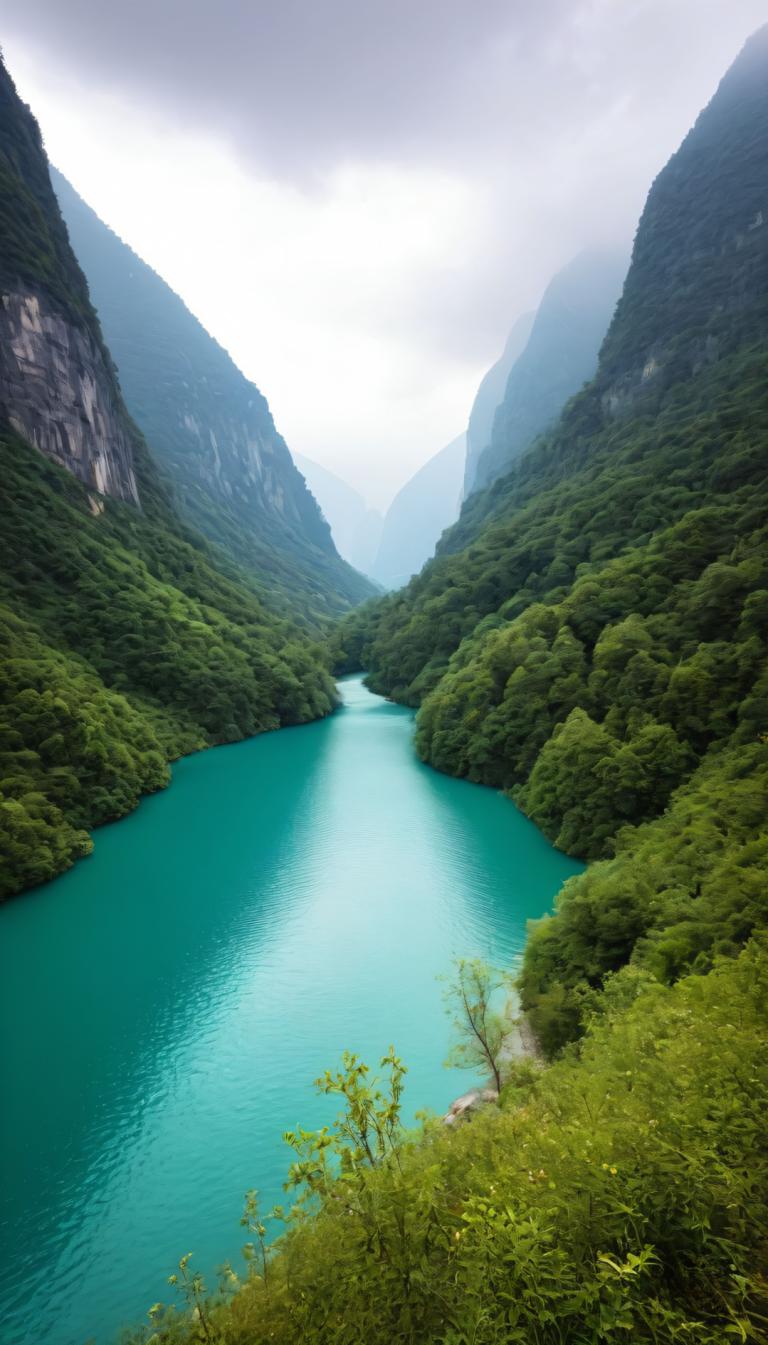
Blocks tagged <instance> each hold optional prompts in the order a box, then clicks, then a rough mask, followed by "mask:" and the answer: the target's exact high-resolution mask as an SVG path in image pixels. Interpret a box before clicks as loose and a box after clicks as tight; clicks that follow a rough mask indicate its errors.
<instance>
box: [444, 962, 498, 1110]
mask: <svg viewBox="0 0 768 1345" xmlns="http://www.w3.org/2000/svg"><path fill="white" fill-rule="evenodd" d="M509 984H510V981H509V977H508V976H506V975H505V974H504V972H501V971H497V970H496V968H495V967H491V966H489V965H488V963H487V962H484V961H483V960H482V959H481V958H477V957H475V958H464V957H460V958H457V959H456V962H455V964H454V975H453V977H452V979H451V980H450V981H449V983H448V986H447V988H446V991H445V997H444V998H445V1004H446V1009H447V1012H448V1013H449V1014H450V1015H451V1019H452V1022H453V1026H454V1028H455V1030H456V1032H457V1033H458V1038H459V1039H458V1041H457V1042H455V1044H454V1045H453V1046H452V1047H451V1050H450V1052H449V1055H448V1059H447V1060H446V1062H445V1063H446V1065H449V1066H451V1065H455V1066H458V1068H459V1069H478V1068H480V1069H488V1070H490V1072H491V1075H492V1077H493V1081H494V1084H495V1087H496V1091H497V1093H500V1092H501V1082H502V1080H501V1053H502V1047H503V1045H504V1038H505V1036H506V1029H507V1024H506V1022H505V1020H504V1018H503V1016H502V1015H501V1014H500V1013H498V1012H497V1010H496V1009H494V1008H493V1001H494V999H495V998H496V997H497V995H498V993H499V991H501V990H503V989H504V988H506V987H508V986H509Z"/></svg>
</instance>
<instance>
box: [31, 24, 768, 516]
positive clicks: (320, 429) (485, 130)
mask: <svg viewBox="0 0 768 1345" xmlns="http://www.w3.org/2000/svg"><path fill="white" fill-rule="evenodd" d="M5 10H6V12H5V13H4V38H5V45H6V50H7V54H8V58H9V64H10V67H11V71H12V73H14V74H16V75H17V76H19V77H20V88H21V92H22V94H24V95H25V96H27V97H28V98H29V99H30V101H31V102H32V104H33V110H34V111H36V113H37V115H38V116H39V118H40V120H41V124H42V126H43V131H44V134H45V136H46V139H47V143H48V145H49V149H50V152H51V153H52V156H53V157H55V159H56V160H57V161H58V163H59V166H60V167H61V168H62V170H63V171H64V172H65V173H67V175H68V176H70V177H71V178H72V179H73V181H74V183H75V185H76V186H77V187H78V190H80V191H81V192H82V194H83V195H84V196H85V197H86V199H88V200H89V201H90V203H91V204H92V205H94V207H95V208H96V209H97V210H99V213H101V214H102V215H103V217H105V218H106V219H107V220H108V222H109V223H110V224H112V225H113V227H115V228H116V229H117V231H118V232H119V233H121V235H122V236H123V237H125V238H126V239H127V241H129V242H130V243H131V244H132V245H133V246H134V247H136V249H137V250H138V251H139V252H141V253H142V255H144V256H145V257H146V259H147V260H148V261H150V262H151V264H153V265H154V266H156V267H157V269H158V270H160V271H161V273H162V274H164V275H165V276H166V278H167V279H168V280H169V281H170V283H172V284H173V285H174V287H175V288H177V289H178V290H179V292H180V293H181V294H182V295H183V297H184V298H185V299H186V300H187V302H188V303H189V304H190V306H191V307H192V308H193V309H194V310H195V311H196V312H197V313H198V314H199V316H200V317H201V318H202V319H203V320H204V321H206V323H207V324H208V325H209V326H210V327H211V329H212V330H213V332H214V334H215V335H216V336H217V337H218V338H219V339H220V340H221V341H222V342H223V343H224V344H225V345H227V346H228V347H229V348H230V349H231V350H232V352H233V354H234V355H235V356H236V358H237V359H238V361H239V362H240V363H241V364H242V365H243V366H244V368H245V369H246V372H247V373H249V375H250V376H251V377H254V379H255V381H257V382H258V383H259V385H260V386H261V387H262V388H263V390H264V391H265V393H266V394H267V396H268V397H269V398H270V401H271V402H272V404H273V407H274V409H275V412H276V416H277V419H278V422H279V424H280V425H281V427H282V428H283V429H284V432H285V433H286V434H287V436H288V437H289V438H290V440H291V441H292V442H293V443H294V444H295V447H296V448H297V449H299V450H300V451H302V452H305V453H306V454H307V455H308V456H310V457H313V458H316V459H318V460H319V461H324V462H325V463H326V464H327V465H328V466H330V467H332V468H333V469H334V470H337V471H339V473H340V474H341V475H344V474H345V473H346V474H347V475H348V476H349V477H350V479H351V480H353V482H354V484H355V485H356V486H358V488H360V487H362V488H363V491H364V493H365V490H366V487H367V488H368V490H369V493H370V492H374V491H375V492H376V493H377V495H378V498H379V500H380V499H381V498H382V495H383V494H387V493H393V492H394V490H396V489H397V487H398V486H399V485H400V484H401V483H402V481H403V480H404V479H405V477H406V476H407V475H408V474H409V473H410V471H411V470H415V468H416V467H417V466H418V465H420V463H421V462H423V461H424V460H425V458H426V457H427V456H429V454H430V453H432V452H434V451H436V450H437V449H439V448H440V447H441V446H442V444H443V443H444V442H448V440H449V439H451V438H453V437H454V435H455V434H456V432H457V431H458V430H460V429H461V427H462V422H463V420H464V419H465V417H466V413H467V411H468V409H469V402H471V397H472V391H473V388H474V386H475V385H476V383H477V382H478V381H479V378H480V376H481V375H482V372H483V370H484V368H485V367H487V365H488V364H489V363H490V362H491V360H492V359H493V358H494V357H495V355H496V354H497V353H498V350H499V349H500V348H501V346H502V345H503V341H504V337H505V335H506V331H507V330H508V328H509V327H510V326H511V324H512V322H513V320H514V319H515V317H516V316H517V314H518V313H519V312H521V311H522V310H523V309H524V308H528V307H529V306H530V305H531V304H532V303H535V302H536V300H537V299H538V297H539V295H540V294H541V292H542V290H543V289H544V287H545V285H546V283H547V281H548V280H549V279H550V277H551V275H552V273H553V271H554V270H556V269H558V268H559V267H560V266H561V265H563V264H564V263H566V262H567V261H568V260H569V258H570V257H571V256H572V255H573V254H574V253H576V252H577V251H579V250H580V249H581V248H583V247H585V246H590V245H594V244H595V243H600V242H601V241H604V242H609V243H616V242H619V243H626V242H628V240H629V239H630V238H631V235H632V232H633V229H634V226H635V223H636V221H637V218H638V216H639V213H640V210H641V208H642V204H643V200H644V197H645V194H646V192H647V189H648V187H649V185H650V182H651V180H652V178H653V176H654V175H655V174H656V172H657V171H658V170H659V169H660V168H661V167H662V165H663V163H664V162H665V160H666V159H667V158H668V156H669V154H670V153H671V152H672V151H673V150H674V149H675V148H676V146H677V144H678V143H679V141H680V139H681V138H682V136H683V135H684V133H685V131H686V130H687V128H688V126H689V125H690V124H691V123H692V121H693V119H694V118H695V116H696V114H697V112H698V111H699V109H700V107H701V106H702V105H703V104H704V103H705V102H706V101H707V99H708V98H709V97H710V96H711V94H712V93H713V92H714V88H715V86H716V84H717V81H718V79H719V77H720V76H721V74H722V73H724V70H725V68H726V67H727V65H728V63H729V62H730V61H731V60H732V59H733V57H734V56H735V55H736V53H737V51H738V49H739V47H740V46H741V44H742V42H743V41H744V39H745V37H746V36H747V35H748V33H749V32H750V31H751V30H752V29H753V28H755V27H757V26H758V24H759V23H760V22H761V21H762V20H763V19H764V15H765V5H764V0H729V3H728V4H727V5H724V4H723V3H722V0H537V3H533V0H386V2H385V0H218V3H215V4H214V3H200V0H132V3H131V4H130V5H128V4H121V5H116V4H106V5H105V4H104V3H103V0H100V2H99V3H97V0H68V3H67V4H66V5H63V4H61V3H60V0H15V2H14V0H6V6H5ZM292 390H293V392H292Z"/></svg>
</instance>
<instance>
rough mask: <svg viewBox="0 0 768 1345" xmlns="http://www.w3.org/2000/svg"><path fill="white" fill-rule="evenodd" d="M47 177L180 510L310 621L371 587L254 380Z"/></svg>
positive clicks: (135, 411) (267, 594)
mask: <svg viewBox="0 0 768 1345" xmlns="http://www.w3.org/2000/svg"><path fill="white" fill-rule="evenodd" d="M51 177H52V182H53V185H54V187H55V189H56V195H57V197H58V200H59V205H60V207H61V212H62V215H63V217H64V220H65V223H66V226H67V229H68V232H69V237H70V240H71V243H72V247H73V248H74V250H75V253H76V255H77V257H78V260H79V262H80V264H81V265H82V267H83V270H84V272H85V274H86V277H87V279H88V287H89V289H90V293H91V296H92V299H93V301H94V303H95V305H96V308H97V310H98V314H99V319H100V322H101V325H102V329H103V332H104V336H105V338H106V341H107V343H108V345H109V348H110V351H111V352H112V355H113V356H114V358H115V360H116V362H117V367H118V373H119V378H120V386H121V388H122V391H123V394H124V396H125V400H126V403H127V405H128V407H129V410H130V412H131V415H132V416H133V417H134V418H135V420H136V422H137V424H138V425H139V427H140V429H141V430H142V431H143V432H144V434H145V435H146V436H147V439H148V440H149V442H150V443H151V445H152V451H153V454H154V455H155V456H156V458H157V461H158V463H159V464H160V466H161V467H162V468H163V470H164V471H165V472H166V473H167V475H168V477H169V478H170V480H171V481H172V483H173V486H174V490H175V494H176V498H177V500H178V503H179V508H180V509H181V511H182V513H183V514H184V516H185V517H186V518H187V519H188V520H189V521H190V523H192V524H193V525H194V526H195V527H197V528H199V529H200V531H201V532H203V533H204V534H205V535H206V536H207V537H209V538H210V539H211V540H212V541H214V542H216V543H217V544H218V545H220V546H222V547H224V548H225V550H226V551H227V552H228V553H229V554H230V556H231V557H232V558H233V559H234V560H235V561H236V562H237V563H238V564H240V565H242V566H243V567H244V568H246V569H247V570H248V571H250V573H251V574H252V575H253V576H254V577H255V578H256V581H257V582H258V583H259V585H260V590H261V594H262V596H263V597H264V599H265V601H268V602H269V601H272V600H273V597H274V595H275V590H277V597H278V601H279V602H281V603H284V601H285V598H286V597H287V598H288V601H289V603H290V604H291V605H292V606H293V608H294V610H295V611H297V612H301V613H302V615H304V616H305V617H306V618H307V619H308V620H310V621H317V620H318V619H322V618H323V617H327V616H329V615H333V614H334V613H338V612H340V611H343V610H344V609H345V608H347V607H349V606H350V605H352V604H354V603H355V602H360V601H362V599H364V598H366V597H370V595H371V594H372V593H373V592H374V589H373V587H372V586H371V585H370V584H369V583H368V582H367V581H366V580H365V579H364V578H363V577H362V576H361V575H359V574H357V573H355V571H354V570H352V568H351V567H350V566H349V565H348V564H346V562H344V561H342V560H341V558H340V557H339V555H338V553H337V551H336V548H335V546H334V544H333V540H332V538H331V533H330V529H329V527H328V524H327V522H326V521H325V519H324V518H323V517H322V514H321V512H320V510H319V508H318V505H317V502H316V500H315V499H314V497H313V496H312V494H311V492H310V491H309V489H308V488H307V485H306V483H305V481H304V478H303V476H302V475H301V472H299V471H298V470H297V468H296V466H295V464H294V462H293V459H292V458H291V455H290V453H289V451H288V449H287V447H286V444H285V442H284V440H283V439H282V437H281V436H280V435H279V434H278V432H277V430H276V429H275V425H274V421H273V420H272V416H271V414H270V411H269V407H268V405H267V402H266V400H265V399H264V397H263V396H262V394H261V393H260V392H259V390H258V388H256V387H255V386H254V384H253V383H250V382H249V381H248V379H247V378H245V376H244V375H243V374H242V373H241V372H240V370H239V369H238V368H237V366H236V365H235V363H234V362H233V361H232V360H231V359H230V357H229V355H228V354H227V352H226V351H225V350H223V349H222V347H221V346H220V345H219V344H218V342H217V341H215V340H214V339H213V337H212V336H210V335H209V334H208V332H207V331H206V330H205V328H204V327H203V326H202V325H201V324H200V323H199V322H198V320H197V318H195V317H194V316H193V314H192V313H190V311H189V309H188V308H187V307H186V305H185V304H184V303H183V301H182V300H181V299H180V298H179V297H178V295H177V294H175V293H174V292H173V290H172V289H170V287H169V286H168V285H166V283H165V281H164V280H162V279H161V277H160V276H158V275H157V274H156V273H155V272H154V271H153V270H152V269H151V267H149V266H147V265H146V264H145V263H144V262H143V261H142V260H141V259H140V258H139V257H138V256H137V255H136V253H135V252H133V251H132V250H131V248H129V247H128V246H127V245H126V244H125V243H123V242H121V240H120V239H119V238H118V237H117V235H116V234H114V233H113V232H112V230H111V229H109V228H108V227H107V225H106V224H103V223H102V221H101V220H100V219H99V217H98V216H97V215H96V214H95V213H94V211H93V210H91V209H90V207H89V206H88V205H86V204H85V202H84V201H82V200H81V199H80V197H79V196H78V195H77V193H76V192H75V191H74V189H73V188H72V187H71V186H70V184H69V183H68V182H67V180H66V178H64V177H62V175H61V174H60V173H58V172H57V171H56V170H55V169H53V170H52V173H51Z"/></svg>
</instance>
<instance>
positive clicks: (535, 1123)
mask: <svg viewBox="0 0 768 1345" xmlns="http://www.w3.org/2000/svg"><path fill="white" fill-rule="evenodd" d="M622 975H625V973H622ZM635 982H636V983H633V985H632V987H631V990H630V991H628V992H625V991H622V992H620V993H619V992H617V993H616V994H614V996H613V999H612V1002H611V1003H610V1004H609V1005H608V1006H607V1007H606V1009H605V1012H604V1013H603V1014H601V1015H597V1016H595V1017H594V1019H593V1022H592V1026H591V1029H590V1032H589V1035H588V1036H587V1037H586V1038H585V1040H584V1042H583V1043H582V1047H581V1051H580V1053H579V1054H578V1055H577V1054H576V1053H575V1052H572V1053H571V1054H570V1055H568V1056H567V1057H566V1058H564V1059H563V1060H561V1061H559V1062H558V1063H556V1064H555V1065H553V1066H550V1067H549V1068H548V1069H544V1070H541V1071H538V1072H535V1073H531V1077H530V1079H529V1082H528V1087H527V1090H526V1097H525V1101H524V1103H523V1105H520V1104H519V1100H518V1099H510V1101H509V1102H508V1103H507V1105H502V1107H501V1109H497V1108H491V1109H488V1110H486V1112H484V1113H482V1114H480V1115H479V1116H477V1117H476V1118H475V1119H474V1120H473V1121H472V1122H471V1124H468V1125H465V1126H458V1127H450V1128H447V1127H444V1126H441V1125H439V1124H437V1123H434V1122H432V1123H427V1124H426V1126H425V1127H424V1128H423V1129H422V1130H420V1131H418V1132H417V1133H415V1134H411V1135H408V1134H403V1133H402V1132H401V1131H399V1130H397V1129H394V1130H393V1132H392V1144H391V1145H390V1144H387V1146H386V1147H385V1148H384V1150H383V1151H382V1152H381V1154H379V1155H376V1161H374V1162H370V1161H368V1160H367V1158H366V1157H365V1156H364V1153H363V1150H362V1148H361V1146H360V1144H359V1143H357V1142H356V1140H355V1139H354V1138H353V1139H352V1140H351V1141H350V1140H349V1139H348V1138H347V1139H344V1140H343V1141H342V1139H341V1132H339V1135H338V1138H337V1140H336V1141H335V1143H337V1144H338V1143H342V1144H343V1146H344V1148H345V1149H346V1148H347V1147H348V1146H349V1145H351V1146H352V1148H353V1149H354V1150H355V1152H356V1153H357V1159H356V1161H354V1162H352V1163H350V1164H349V1165H348V1166H347V1167H345V1168H342V1169H341V1170H339V1168H338V1165H336V1166H335V1167H330V1166H329V1167H327V1168H326V1172H325V1176H324V1178H323V1181H322V1183H319V1184H318V1183H316V1182H315V1181H314V1177H311V1181H312V1183H313V1202H312V1205H311V1208H306V1207H302V1208H301V1209H300V1210H299V1211H298V1213H297V1214H296V1215H294V1216H293V1217H289V1218H288V1221H287V1224H286V1227H285V1232H284V1233H283V1235H282V1236H281V1237H280V1238H279V1239H278V1241H277V1243H276V1244H275V1245H274V1247H273V1250H272V1253H271V1255H270V1258H269V1271H268V1276H266V1277H265V1276H264V1275H263V1274H262V1273H260V1270H259V1268H258V1263H257V1264H256V1265H254V1263H253V1262H252V1261H251V1262H249V1265H250V1270H249V1273H248V1274H247V1276H246V1277H245V1278H244V1279H243V1280H242V1281H239V1282H238V1284H237V1286H236V1288H235V1290H234V1292H232V1291H231V1288H230V1286H229V1283H228V1281H227V1279H226V1276H225V1283H224V1288H225V1293H224V1294H223V1295H212V1296H211V1297H210V1298H209V1299H208V1300H207V1302H203V1303H201V1304H198V1303H197V1302H196V1303H195V1304H194V1305H193V1306H192V1311H191V1312H190V1311H187V1312H183V1313H179V1312H171V1313H165V1314H163V1313H162V1311H160V1310H158V1305H156V1306H155V1308H154V1309H153V1310H152V1313H153V1318H152V1321H153V1325H152V1328H151V1330H152V1331H153V1333H154V1335H153V1339H154V1341H155V1342H156V1345H191V1342H194V1341H199V1340H201V1339H205V1337H204V1335H203V1331H204V1329H205V1330H208V1331H209V1332H210V1337H209V1340H210V1341H211V1342H213V1343H214V1345H253V1342H255V1341H261V1340H270V1341H275V1342H276V1345H298V1342H299V1341H301V1342H309V1343H310V1345H311V1342H318V1345H319V1343H320V1342H322V1343H323V1345H329V1343H330V1345H352V1343H353V1342H354V1345H357V1343H358V1342H361V1341H365V1342H366V1345H378V1342H381V1345H385V1343H386V1345H392V1343H393V1342H403V1343H404V1345H405V1343H406V1342H407V1345H423V1342H426V1341H445V1342H451V1345H469V1342H473V1343H474V1345H509V1342H514V1341H519V1342H520V1345H532V1343H533V1342H535V1345H563V1343H564V1342H569V1343H570V1342H574V1343H575V1342H585V1345H586V1342H590V1343H592V1342H594V1345H599V1342H601V1341H605V1342H609V1341H610V1342H613V1341H616V1340H619V1339H622V1340H623V1339H627V1340H632V1342H633V1343H634V1342H637V1343H638V1345H644V1342H648V1345H651V1342H653V1343H654V1345H659V1343H660V1342H671V1341H678V1340H679V1341H683V1340H685V1341H687V1342H690V1345H723V1343H724V1342H725V1341H727V1340H737V1341H738V1340H741V1341H744V1342H749V1341H755V1342H756V1341H759V1340H764V1339H765V1325H766V1319H767V1317H768V1286H767V1285H766V1281H765V1278H764V1275H763V1271H764V1264H765V1262H764V1249H765V1245H766V1238H767V1237H768V1160H767V1158H766V1150H765V1119H764V1118H765V1109H766V1106H768V1060H767V1058H766V1053H765V1051H764V1049H763V1046H762V1043H761V1030H762V1028H763V1027H764V1024H765V1020H766V1013H768V952H767V950H766V948H765V945H764V944H761V943H757V942H755V943H753V944H751V945H750V946H749V947H748V948H747V949H746V950H745V952H744V953H742V955H741V957H740V958H738V959H736V960H727V961H721V962H718V963H717V964H716V966H715V967H714V969H713V971H712V973H711V974H710V975H709V976H706V977H701V976H693V977H690V978H688V979H686V980H683V981H681V982H678V984H677V985H676V986H675V987H674V988H672V989H668V988H665V987H664V986H661V985H659V984H658V983H655V982H652V981H651V982H649V981H647V980H641V981H639V982H637V978H635ZM330 1077H331V1078H333V1079H334V1080H335V1081H336V1083H337V1084H338V1088H339V1091H340V1092H342V1093H343V1094H344V1095H345V1096H348V1098H349V1104H348V1111H347V1117H348V1121H347V1124H348V1125H349V1127H350V1129H351V1131H352V1132H355V1130H356V1126H357V1122H355V1121H353V1120H352V1119H351V1118H352V1116H353V1113H354V1112H355V1110H356V1109H357V1108H359V1105H360V1098H361V1094H360V1089H361V1087H364V1076H362V1075H361V1073H360V1070H359V1062H356V1061H352V1060H351V1059H350V1060H348V1061H347V1062H346V1065H345V1069H344V1070H343V1071H342V1073H341V1074H340V1075H338V1076H330ZM364 1105H368V1106H370V1105H371V1104H370V1103H368V1104H364ZM344 1124H345V1122H344V1121H343V1120H342V1122H341V1125H342V1128H343V1126H344ZM228 1273H230V1274H231V1272H228ZM201 1308H202V1313H201V1311H200V1309H201ZM146 1335H147V1333H146V1332H143V1333H139V1335H137V1336H135V1337H134V1340H136V1341H138V1340H143V1339H146Z"/></svg>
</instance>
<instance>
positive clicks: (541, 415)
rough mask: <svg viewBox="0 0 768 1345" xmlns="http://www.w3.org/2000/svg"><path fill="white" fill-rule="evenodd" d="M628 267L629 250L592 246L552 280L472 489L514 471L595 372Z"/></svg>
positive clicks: (515, 366)
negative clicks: (593, 247)
mask: <svg viewBox="0 0 768 1345" xmlns="http://www.w3.org/2000/svg"><path fill="white" fill-rule="evenodd" d="M626 269H627V263H626V258H625V257H624V256H623V254H621V253H614V252H610V251H594V252H585V253H582V254H581V255H580V256H578V257H576V258H575V259H574V260H573V261H572V262H571V263H570V264H569V265H568V266H566V267H564V268H563V270H562V271H559V272H558V274H557V275H556V276H555V277H554V279H553V280H551V281H550V283H549V285H548V286H547V288H546V290H545V292H544V297H543V298H542V301H541V304H540V305H539V308H538V310H537V312H536V317H535V319H534V321H533V326H532V328H531V334H530V337H529V339H528V342H527V344H526V346H525V349H524V350H523V351H522V353H521V354H520V356H519V357H518V359H517V360H515V361H514V363H513V365H512V368H511V369H510V373H509V377H508V379H507V384H506V388H505V389H504V395H503V397H502V398H501V400H500V403H499V406H498V408H497V410H496V413H495V415H494V420H493V429H492V431H491V436H490V441H489V442H488V444H487V446H485V447H484V448H483V451H482V452H481V453H480V455H479V457H478V459H477V462H476V464H475V469H474V473H473V474H472V478H471V489H472V490H482V489H483V488H484V487H485V486H488V485H490V483H491V482H492V481H494V480H496V478H497V477H499V476H503V475H504V473H505V472H508V471H509V469H510V467H511V466H512V464H513V462H514V461H515V459H516V458H518V457H519V456H520V454H521V453H523V452H524V451H525V449H526V448H528V447H529V445H530V444H531V443H532V442H533V440H534V439H535V438H536V436H537V435H538V434H541V433H542V431H543V430H545V429H547V428H548V427H549V426H550V425H551V424H552V423H553V422H554V421H555V420H556V419H557V417H558V415H559V414H560V412H561V411H562V409H563V407H564V406H565V403H566V402H567V401H568V398H569V397H572V396H573V395H574V393H576V392H578V391H579V389H580V388H581V387H582V386H583V385H584V384H585V383H586V382H587V381H588V380H589V379H590V378H592V377H593V375H594V373H595V370H596V369H597V355H598V351H599V349H600V345H601V343H602V340H603V337H604V336H605V333H606V331H607V330H608V324H609V322H610V320H611V317H612V316H613V311H614V308H615V307H616V300H617V299H618V297H619V294H620V293H621V285H622V281H623V279H624V274H625V272H626ZM469 472H470V467H469V463H468V464H467V473H468V476H469Z"/></svg>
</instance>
